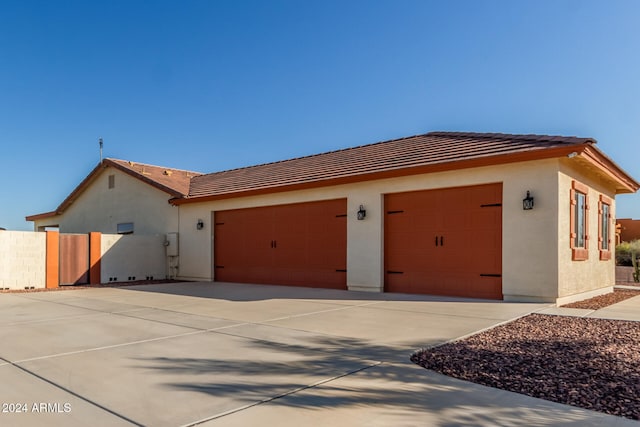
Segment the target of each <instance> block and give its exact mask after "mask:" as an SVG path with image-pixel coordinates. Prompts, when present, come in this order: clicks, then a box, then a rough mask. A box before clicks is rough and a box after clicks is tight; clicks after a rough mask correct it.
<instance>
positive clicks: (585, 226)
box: [569, 181, 589, 261]
mask: <svg viewBox="0 0 640 427" xmlns="http://www.w3.org/2000/svg"><path fill="white" fill-rule="evenodd" d="M571 187H572V188H571V192H570V193H571V212H570V215H571V217H570V228H571V236H570V239H569V241H570V245H571V259H572V260H574V261H584V260H586V259H588V258H589V194H588V193H589V189H588V187H587V186H586V185H584V184H581V183H579V182H576V181H573V184H572V186H571Z"/></svg>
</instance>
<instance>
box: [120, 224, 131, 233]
mask: <svg viewBox="0 0 640 427" xmlns="http://www.w3.org/2000/svg"><path fill="white" fill-rule="evenodd" d="M118 234H133V223H132V222H121V223H120V224H118Z"/></svg>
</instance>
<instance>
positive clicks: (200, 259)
mask: <svg viewBox="0 0 640 427" xmlns="http://www.w3.org/2000/svg"><path fill="white" fill-rule="evenodd" d="M558 170H559V160H557V159H550V160H540V161H533V162H523V163H513V164H505V165H496V166H491V167H483V168H474V169H463V170H455V171H448V172H439V173H431V174H424V175H416V176H407V177H399V178H392V179H384V180H377V181H370V182H361V183H354V184H346V185H339V186H332V187H324V188H318V189H311V190H300V191H290V192H283V193H274V194H268V195H261V196H253V197H243V198H236V199H226V200H219V201H214V202H203V203H197V204H196V203H193V204H184V205H181V206H180V215H181V223H180V240H181V241H180V251H181V253H180V269H179V272H178V277H179V278H184V279H196V280H212V279H215V278H214V277H213V273H212V260H213V256H214V254H213V249H212V246H213V245H212V243H213V238H214V236H213V226H212V215H213V212H214V211H217V210H226V209H236V208H246V207H257V206H268V205H277V204H285V203H296V202H305V201H313V200H329V199H336V198H347V208H348V219H347V285H348V287H349V289H351V290H366V291H374V292H380V291H382V290H383V287H384V275H383V268H384V253H383V247H384V243H383V237H384V236H383V230H384V227H383V208H384V206H383V202H384V195H385V194H388V193H397V192H404V191H414V190H426V189H435V188H447V187H458V186H469V185H477V184H487V183H498V182H502V183H503V207H502V213H503V220H502V223H503V247H502V251H503V260H502V265H503V273H502V276H503V292H504V294H505V299H520V300H526V299H535V300H544V301H555V299H556V297H557V294H558V269H557V265H558V245H557V244H556V240H557V236H558V221H557V210H558V191H559V190H558ZM527 190H530V191H531V194H532V195H533V196H534V197H535V203H536V205H535V209H533V210H531V211H523V209H522V199H523V198H524V197H525V196H526V192H527ZM361 204H362V205H364V206H365V208H366V210H367V218H366V220H364V221H358V220H357V219H356V212H357V210H358V207H359V206H360V205H361ZM198 219H202V220H204V222H205V227H204V229H202V230H197V229H196V223H197V221H198ZM469 238H470V239H471V238H473V236H469ZM466 256H473V254H465V252H464V248H461V251H460V261H461V262H464V258H465V257H466Z"/></svg>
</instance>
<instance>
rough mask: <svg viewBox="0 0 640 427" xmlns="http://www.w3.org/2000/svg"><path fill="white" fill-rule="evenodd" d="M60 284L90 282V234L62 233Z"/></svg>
mask: <svg viewBox="0 0 640 427" xmlns="http://www.w3.org/2000/svg"><path fill="white" fill-rule="evenodd" d="M59 256H60V284H61V285H82V284H87V283H89V235H87V234H60V255H59Z"/></svg>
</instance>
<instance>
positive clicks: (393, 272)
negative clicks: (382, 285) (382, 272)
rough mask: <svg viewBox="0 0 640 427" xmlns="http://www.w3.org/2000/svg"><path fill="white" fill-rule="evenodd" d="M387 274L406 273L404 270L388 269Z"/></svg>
mask: <svg viewBox="0 0 640 427" xmlns="http://www.w3.org/2000/svg"><path fill="white" fill-rule="evenodd" d="M387 274H404V271H391V270H387Z"/></svg>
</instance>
